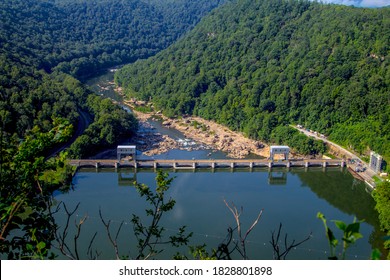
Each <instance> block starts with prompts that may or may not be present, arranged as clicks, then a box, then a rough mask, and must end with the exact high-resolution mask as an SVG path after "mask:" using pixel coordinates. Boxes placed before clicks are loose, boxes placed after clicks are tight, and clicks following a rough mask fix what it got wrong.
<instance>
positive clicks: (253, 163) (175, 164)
mask: <svg viewBox="0 0 390 280" xmlns="http://www.w3.org/2000/svg"><path fill="white" fill-rule="evenodd" d="M70 165H72V166H76V167H78V168H81V167H95V168H135V169H137V168H154V169H157V168H171V169H198V168H211V169H215V168H232V169H234V168H257V167H266V168H272V167H286V168H290V167H305V168H307V167H313V166H320V167H328V166H340V167H344V166H346V163H345V161H344V160H342V159H299V160H280V161H271V160H267V159H190V160H185V159H147V160H139V159H137V160H134V161H126V160H121V161H119V160H116V159H72V160H70Z"/></svg>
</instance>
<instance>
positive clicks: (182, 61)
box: [116, 0, 390, 157]
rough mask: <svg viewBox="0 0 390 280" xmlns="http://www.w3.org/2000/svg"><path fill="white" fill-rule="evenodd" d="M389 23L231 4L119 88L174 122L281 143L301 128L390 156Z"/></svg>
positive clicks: (140, 65)
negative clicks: (186, 120)
mask: <svg viewBox="0 0 390 280" xmlns="http://www.w3.org/2000/svg"><path fill="white" fill-rule="evenodd" d="M389 18H390V9H389V8H380V9H366V8H354V7H347V6H341V5H322V4H319V3H315V2H310V1H283V0H278V1H270V0H261V1H248V0H241V1H236V2H232V3H227V4H225V5H223V6H221V7H219V8H218V9H215V10H213V11H212V12H211V13H210V14H209V15H208V16H207V17H205V18H203V19H202V21H201V22H200V23H199V24H198V25H197V26H196V27H195V28H194V30H192V31H191V32H189V33H188V34H187V35H186V36H185V37H184V38H182V39H181V40H179V41H178V42H176V43H175V44H173V45H172V46H170V47H169V48H167V49H166V50H164V51H162V52H160V53H158V54H157V55H156V56H154V57H152V58H150V59H148V60H145V61H139V62H137V63H134V64H132V65H128V66H126V67H124V68H123V69H122V70H121V71H120V72H119V73H117V75H116V82H117V83H118V84H119V85H121V86H123V87H124V88H125V89H126V92H127V95H128V96H131V97H136V98H139V99H144V100H149V99H151V100H152V102H153V105H154V106H155V107H156V109H157V110H163V112H164V113H165V114H166V115H167V116H175V115H181V114H194V115H197V116H200V117H203V118H205V119H212V120H216V121H217V122H219V123H221V124H225V125H227V126H229V127H230V128H233V129H234V130H238V131H242V132H244V133H245V134H246V135H247V136H249V137H251V138H255V139H260V140H265V141H270V142H275V143H278V142H283V141H284V140H286V139H289V138H291V134H292V132H291V130H289V129H288V128H287V127H286V125H287V124H289V123H301V124H303V125H305V126H306V127H309V128H311V129H313V130H317V131H321V132H322V133H324V134H328V135H329V136H330V138H331V139H333V140H335V141H336V142H338V143H340V144H342V145H344V146H346V147H349V148H352V149H355V150H356V151H358V152H359V153H362V154H364V153H367V152H368V150H372V149H374V150H376V151H377V152H379V153H382V154H384V155H385V156H386V157H388V156H389V155H390V146H389V144H387V143H389V142H390V141H389V140H390V139H389V137H390V126H389V124H388V122H387V121H386V120H388V119H390V118H389V117H390V109H389V108H390V106H389V100H390V96H389V95H390V93H389V83H390V71H389V67H388V65H389V57H388V55H389V47H388V46H389V45H390V35H389V31H388V30H390V21H389V20H388V19H389Z"/></svg>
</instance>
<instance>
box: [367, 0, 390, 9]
mask: <svg viewBox="0 0 390 280" xmlns="http://www.w3.org/2000/svg"><path fill="white" fill-rule="evenodd" d="M360 5H361V6H362V7H384V6H390V0H362V1H361V3H360Z"/></svg>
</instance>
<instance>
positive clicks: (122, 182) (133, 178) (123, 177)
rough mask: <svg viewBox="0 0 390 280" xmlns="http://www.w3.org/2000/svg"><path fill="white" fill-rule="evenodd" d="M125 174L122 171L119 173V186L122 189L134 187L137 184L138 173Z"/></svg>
mask: <svg viewBox="0 0 390 280" xmlns="http://www.w3.org/2000/svg"><path fill="white" fill-rule="evenodd" d="M130 171H131V170H129V172H125V171H120V172H117V174H118V185H119V186H120V187H130V186H134V184H135V183H136V182H137V172H130Z"/></svg>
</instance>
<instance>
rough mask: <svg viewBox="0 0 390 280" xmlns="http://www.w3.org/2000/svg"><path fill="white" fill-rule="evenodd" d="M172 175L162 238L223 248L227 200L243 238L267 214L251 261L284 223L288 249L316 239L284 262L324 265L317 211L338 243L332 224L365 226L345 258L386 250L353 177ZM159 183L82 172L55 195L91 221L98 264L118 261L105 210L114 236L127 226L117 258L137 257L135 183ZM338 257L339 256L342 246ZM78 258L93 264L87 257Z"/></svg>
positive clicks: (60, 216) (139, 210) (322, 172)
mask: <svg viewBox="0 0 390 280" xmlns="http://www.w3.org/2000/svg"><path fill="white" fill-rule="evenodd" d="M109 75H111V76H109ZM102 80H112V73H109V74H108V75H103V76H102V77H100V78H98V79H96V78H95V79H94V81H93V83H94V84H97V83H101V82H102ZM103 87H104V86H103ZM100 88H101V87H100ZM177 137H179V136H177ZM208 156H210V155H209V151H205V150H200V151H192V152H188V151H178V150H173V151H170V152H168V153H166V154H163V155H160V156H159V157H165V158H175V159H179V158H193V157H195V158H207V157H208ZM213 156H214V157H224V154H223V153H215V154H214V155H213ZM167 171H168V172H169V174H170V176H171V177H175V178H174V180H173V182H172V186H171V188H170V190H169V192H168V194H167V195H168V197H172V198H173V199H174V200H175V201H176V205H175V207H174V208H173V210H172V211H171V212H168V213H167V214H166V216H164V217H163V220H162V221H161V224H162V225H163V226H164V227H165V228H166V232H165V235H172V234H174V233H175V232H177V230H178V228H179V227H181V226H183V225H185V226H187V231H188V232H193V236H192V238H191V239H190V245H202V244H207V246H208V248H215V247H217V246H218V245H219V244H220V243H221V242H224V240H225V238H226V236H227V229H228V227H232V228H234V227H235V220H234V217H233V215H232V214H231V212H230V211H229V209H228V208H227V207H226V205H225V203H224V200H226V201H227V202H233V203H234V204H235V205H236V206H237V207H238V208H239V207H243V212H242V215H241V222H242V228H243V231H246V230H247V229H248V228H249V227H250V225H251V224H252V222H253V221H254V219H255V218H256V217H257V215H258V214H259V212H260V211H261V210H262V209H263V214H262V216H261V218H260V220H259V223H258V224H257V225H256V227H255V228H254V230H253V231H252V232H251V233H250V234H249V236H248V238H247V241H248V243H247V249H248V256H249V258H250V259H272V258H273V250H272V246H271V244H270V241H271V238H272V237H271V236H272V231H277V229H278V227H279V224H280V223H281V224H282V240H283V242H284V236H285V234H288V235H287V240H288V241H289V242H292V241H293V240H295V241H296V242H298V241H300V240H302V239H304V238H306V237H307V236H308V235H311V238H310V239H309V240H308V241H307V242H305V243H303V244H302V245H300V246H299V247H297V248H296V249H294V250H292V251H291V252H290V254H289V255H288V257H287V259H327V257H328V256H329V245H328V243H327V239H326V236H325V229H324V226H323V223H322V221H320V220H319V219H318V218H316V215H317V213H318V212H322V213H323V214H324V215H325V216H326V218H327V219H328V225H329V226H330V227H331V229H332V230H333V231H334V233H335V235H336V237H337V238H338V239H339V240H340V243H341V232H340V230H338V229H337V228H336V227H335V226H334V223H333V222H331V220H342V221H344V222H346V223H351V222H352V221H353V220H354V218H355V217H356V218H357V219H358V220H364V221H363V222H362V224H361V228H360V232H361V233H362V235H363V238H362V239H359V240H357V242H356V244H355V245H353V246H352V247H351V248H350V249H349V250H348V251H347V259H369V258H370V255H371V251H372V249H373V248H379V249H382V243H383V240H382V237H383V233H382V232H381V231H380V229H379V222H378V219H377V213H376V211H375V210H374V206H375V203H374V200H373V199H372V197H371V194H370V192H369V190H368V189H367V187H366V185H365V184H364V183H363V182H361V181H358V180H356V179H355V178H353V177H352V176H351V174H350V173H349V172H348V171H347V170H346V169H345V168H344V169H342V168H326V169H323V168H308V169H305V168H291V169H290V170H287V169H284V168H281V169H272V170H268V169H265V168H264V169H254V170H252V171H249V169H243V170H239V169H238V170H237V169H235V170H234V171H232V170H230V169H222V170H217V171H215V172H212V171H211V170H197V171H195V172H194V171H180V172H175V171H173V170H167ZM155 176H156V174H155V173H154V172H153V170H138V171H137V172H135V171H134V170H132V169H119V170H118V171H116V170H114V169H112V170H111V169H99V170H96V169H81V170H79V172H77V173H76V175H75V177H74V180H73V184H74V188H73V190H71V191H70V192H69V193H67V194H60V193H58V194H57V195H56V197H55V198H56V200H57V201H62V202H64V203H65V204H66V205H67V207H68V208H69V209H72V208H73V207H75V206H76V205H77V204H78V203H80V205H79V208H78V209H77V212H76V213H75V214H76V215H77V217H76V218H77V219H80V218H82V217H84V216H87V217H88V218H87V220H86V221H85V223H84V224H83V228H82V234H81V237H80V240H82V242H80V244H81V245H80V246H81V248H80V252H85V251H87V249H88V246H89V240H90V239H91V237H92V236H93V234H94V233H95V232H97V233H98V234H97V236H96V239H95V241H94V243H93V247H94V248H95V249H96V250H97V251H98V252H99V253H100V256H99V258H100V259H113V258H114V257H115V253H114V249H113V247H112V246H111V245H110V243H109V241H108V237H107V234H106V231H105V228H104V226H103V224H102V222H101V220H100V218H99V209H101V211H102V213H103V216H104V218H105V219H107V220H108V219H110V220H112V224H111V226H112V232H113V233H116V229H117V227H118V226H119V224H120V222H122V221H124V225H123V228H122V231H121V232H120V234H119V238H118V240H119V248H120V252H119V253H120V255H124V256H128V257H130V258H132V257H134V256H135V254H136V253H135V248H136V241H135V239H134V237H133V227H132V224H131V218H132V214H136V215H139V216H141V218H143V219H146V217H145V208H146V207H147V204H146V202H145V201H144V199H143V198H140V197H139V195H138V194H137V192H136V190H135V188H134V186H133V182H134V181H137V182H138V183H144V184H146V185H148V186H151V187H152V186H155ZM65 217H66V215H65V214H64V211H60V212H59V213H57V215H56V219H57V221H58V222H59V223H60V224H63V223H64V220H65ZM280 245H281V246H283V245H284V244H280ZM164 249H165V250H164V251H163V252H162V253H161V254H160V255H158V256H157V257H156V258H158V259H171V258H172V256H173V255H174V253H175V252H177V251H180V252H181V253H183V254H187V255H189V254H188V251H189V249H188V247H182V248H179V249H178V248H174V249H170V248H164ZM337 252H341V245H339V246H338V250H337ZM80 255H81V258H88V257H87V255H86V254H83V253H81V254H80ZM236 257H237V258H239V256H236Z"/></svg>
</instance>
